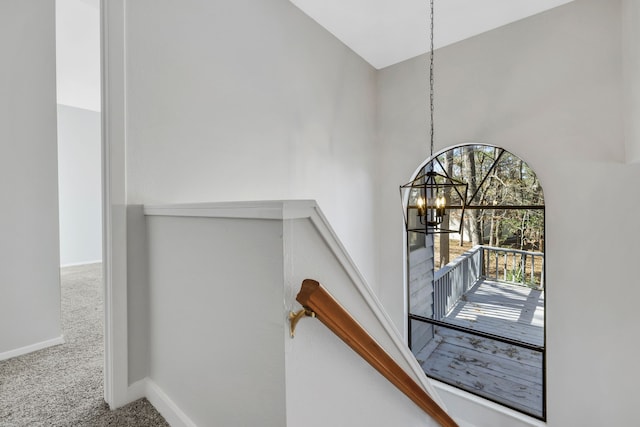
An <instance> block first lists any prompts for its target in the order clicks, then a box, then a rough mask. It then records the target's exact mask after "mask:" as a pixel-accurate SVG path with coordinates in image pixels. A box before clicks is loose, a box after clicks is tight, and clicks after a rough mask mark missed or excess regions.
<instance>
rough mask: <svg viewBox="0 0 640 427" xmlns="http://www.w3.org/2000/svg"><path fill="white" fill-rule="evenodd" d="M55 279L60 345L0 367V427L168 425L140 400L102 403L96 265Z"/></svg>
mask: <svg viewBox="0 0 640 427" xmlns="http://www.w3.org/2000/svg"><path fill="white" fill-rule="evenodd" d="M61 278H62V328H63V331H64V336H65V344H62V345H59V346H55V347H50V348H47V349H44V350H41V351H37V352H34V353H30V354H27V355H24V356H21V357H16V358H13V359H9V360H5V361H2V362H0V427H23V426H25V427H26V426H29V427H36V426H43V427H44V426H56V427H58V426H60V427H63V426H65V427H66V426H74V427H75V426H91V427H93V426H136V427H146V426H154V427H155V426H168V424H167V423H166V421H165V420H164V419H163V418H162V416H161V415H160V414H159V413H158V412H157V411H156V410H155V408H154V407H153V406H152V405H151V404H150V403H149V402H148V401H147V400H146V399H141V400H138V401H136V402H133V403H131V404H129V405H127V406H125V407H123V408H120V409H117V410H115V411H110V410H109V407H108V406H107V405H106V404H105V403H104V400H103V373H102V369H103V361H104V343H103V331H102V330H103V322H104V314H103V303H102V292H103V290H102V265H101V264H92V265H88V266H80V267H67V268H63V269H62V271H61Z"/></svg>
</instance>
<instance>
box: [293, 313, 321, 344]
mask: <svg viewBox="0 0 640 427" xmlns="http://www.w3.org/2000/svg"><path fill="white" fill-rule="evenodd" d="M303 317H316V313H314V312H313V311H311V310H309V309H308V308H302V309H300V310H298V311H296V312H293V311H292V312H290V313H289V322H290V324H289V333H290V334H291V338H293V337H294V335H295V332H296V325H297V324H298V322H299V321H300V319H302V318H303Z"/></svg>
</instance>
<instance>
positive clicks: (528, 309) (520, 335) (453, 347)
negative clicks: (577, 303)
mask: <svg viewBox="0 0 640 427" xmlns="http://www.w3.org/2000/svg"><path fill="white" fill-rule="evenodd" d="M443 321H445V322H448V323H453V324H456V325H460V326H464V327H468V328H471V329H474V330H479V331H483V332H486V333H490V334H494V335H499V336H503V337H507V338H512V339H515V340H519V341H523V342H526V343H529V344H533V345H539V346H543V345H544V291H538V290H534V289H530V288H525V287H521V286H517V285H511V284H506V283H500V282H494V281H483V282H480V283H478V284H476V285H475V286H474V287H473V288H472V289H471V290H470V291H469V292H468V293H467V294H465V297H464V298H463V299H462V300H460V301H459V302H458V303H457V304H456V306H455V307H453V309H452V310H451V311H450V312H449V313H448V314H447V316H446V318H445V319H443ZM434 334H435V335H434V339H433V340H432V342H431V343H430V344H428V345H427V346H426V347H424V348H423V349H420V350H419V351H416V357H417V358H418V361H419V362H420V363H421V365H422V367H423V369H424V370H425V372H426V373H427V374H428V375H429V376H431V377H434V378H437V379H440V380H442V381H445V382H448V383H450V384H454V385H458V386H459V387H460V388H463V389H467V390H469V391H472V392H475V393H478V394H480V395H484V396H485V397H488V398H490V399H492V400H497V401H499V402H503V403H505V404H507V405H508V406H511V407H513V408H516V409H519V410H521V411H524V412H526V413H530V414H533V415H537V416H541V415H542V410H541V408H542V395H543V386H542V375H543V371H542V354H541V353H540V352H536V351H533V350H528V349H525V348H522V347H516V346H513V345H511V344H506V343H502V342H499V341H494V340H490V339H487V338H482V337H478V336H475V335H471V334H467V333H464V332H459V331H455V330H452V329H448V328H444V327H434ZM414 350H415V349H414Z"/></svg>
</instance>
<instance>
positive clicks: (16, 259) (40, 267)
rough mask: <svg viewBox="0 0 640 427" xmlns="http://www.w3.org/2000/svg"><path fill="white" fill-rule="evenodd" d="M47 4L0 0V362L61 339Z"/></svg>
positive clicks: (51, 40) (51, 50) (50, 24)
mask: <svg viewBox="0 0 640 427" xmlns="http://www.w3.org/2000/svg"><path fill="white" fill-rule="evenodd" d="M54 40H55V30H54V7H53V2H42V1H40V0H5V1H2V2H0V52H2V57H1V58H0V197H2V209H0V236H1V237H0V294H1V297H0V359H2V358H4V357H6V356H9V355H16V354H18V353H21V352H24V351H29V350H34V349H36V348H37V347H41V346H44V345H47V344H50V343H53V342H56V341H57V340H58V339H59V338H60V336H61V333H62V331H61V328H60V274H59V242H58V189H57V153H56V86H55V45H54Z"/></svg>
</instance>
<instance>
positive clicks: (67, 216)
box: [58, 105, 102, 265]
mask: <svg viewBox="0 0 640 427" xmlns="http://www.w3.org/2000/svg"><path fill="white" fill-rule="evenodd" d="M101 155H102V154H101V141H100V113H99V112H96V111H90V110H84V109H80V108H74V107H69V106H66V105H58V187H59V192H60V264H61V265H73V264H84V263H89V262H100V261H101V260H102V200H101V198H102V174H101V160H100V158H101Z"/></svg>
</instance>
